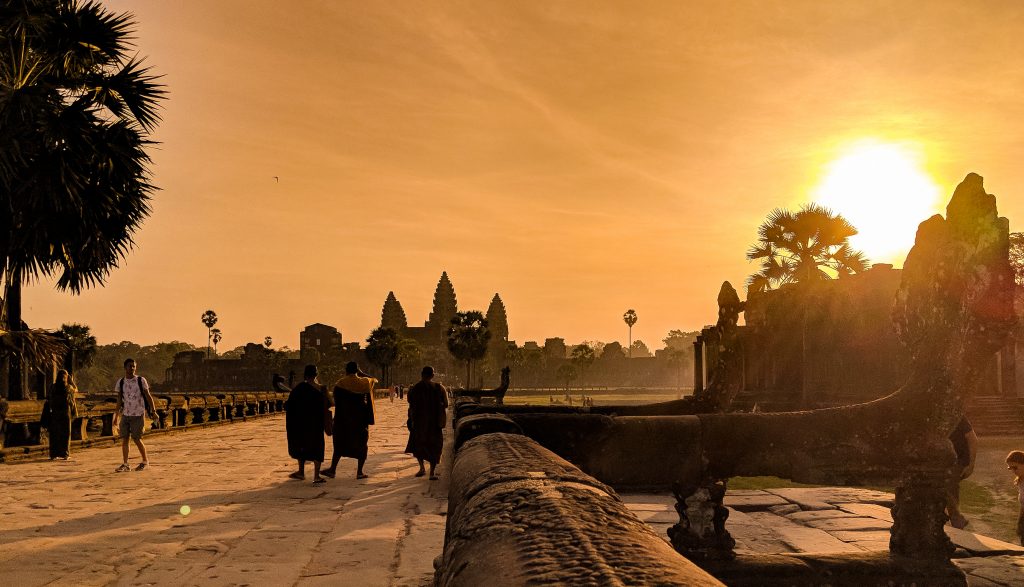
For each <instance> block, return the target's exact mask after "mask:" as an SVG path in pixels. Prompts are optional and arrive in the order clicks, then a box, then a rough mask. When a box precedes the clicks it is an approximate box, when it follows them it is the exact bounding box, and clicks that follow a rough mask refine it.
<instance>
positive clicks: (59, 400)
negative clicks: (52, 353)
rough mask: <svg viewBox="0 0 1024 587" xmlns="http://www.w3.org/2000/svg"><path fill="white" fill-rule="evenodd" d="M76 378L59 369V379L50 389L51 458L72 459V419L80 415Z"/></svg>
mask: <svg viewBox="0 0 1024 587" xmlns="http://www.w3.org/2000/svg"><path fill="white" fill-rule="evenodd" d="M76 391H78V389H77V388H76V387H75V382H74V380H72V379H71V375H70V374H68V372H67V370H65V369H61V370H60V371H57V381H56V382H54V385H53V389H52V390H51V391H50V458H51V459H58V460H62V461H67V460H70V459H71V421H72V420H74V419H75V418H77V417H78V406H77V405H76V404H75V392H76Z"/></svg>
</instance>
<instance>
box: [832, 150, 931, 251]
mask: <svg viewBox="0 0 1024 587" xmlns="http://www.w3.org/2000/svg"><path fill="white" fill-rule="evenodd" d="M921 161H922V156H921V154H920V150H919V149H914V148H912V147H909V146H904V145H901V144H896V143H880V142H862V143H857V144H856V145H854V146H852V147H850V148H849V149H847V150H845V151H844V153H843V155H841V156H840V157H839V158H838V159H836V160H834V161H832V162H831V163H829V165H828V166H827V168H826V170H825V173H824V176H823V179H822V181H821V182H820V183H819V184H818V186H817V187H816V188H815V189H814V191H813V192H812V196H813V197H814V201H815V202H817V203H818V204H821V205H822V206H826V207H828V208H830V209H832V210H833V211H835V212H838V213H840V214H842V215H843V217H845V218H846V219H847V220H849V221H850V222H851V223H852V224H853V225H854V226H855V227H856V228H857V231H858V234H857V235H856V236H854V237H853V238H851V239H850V244H851V245H852V246H853V247H854V248H855V249H859V250H861V251H863V252H864V254H865V256H867V258H868V259H869V260H870V261H871V262H873V263H894V264H896V265H897V266H901V265H902V264H903V260H904V258H905V257H906V255H907V252H908V251H909V250H910V247H912V246H913V244H914V235H915V234H916V232H917V225H918V224H920V223H921V222H922V221H923V220H925V219H926V218H928V217H930V216H932V215H933V214H935V213H936V212H941V210H942V208H941V201H940V198H939V195H940V189H939V186H938V185H936V183H935V182H934V180H932V178H931V177H930V176H929V175H928V173H927V172H925V171H924V170H923V169H922V167H921Z"/></svg>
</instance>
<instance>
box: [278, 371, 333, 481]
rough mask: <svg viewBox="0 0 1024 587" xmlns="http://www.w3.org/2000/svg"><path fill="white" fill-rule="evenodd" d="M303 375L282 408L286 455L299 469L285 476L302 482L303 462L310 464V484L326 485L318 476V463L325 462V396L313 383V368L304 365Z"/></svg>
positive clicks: (315, 383) (303, 474) (314, 382)
mask: <svg viewBox="0 0 1024 587" xmlns="http://www.w3.org/2000/svg"><path fill="white" fill-rule="evenodd" d="M302 376H303V379H304V380H303V381H302V382H301V383H299V384H298V385H296V386H295V388H294V389H292V391H291V393H290V394H288V403H287V405H286V406H285V408H286V410H287V412H286V416H285V430H286V431H287V434H288V455H289V456H291V457H292V458H293V459H295V460H297V461H298V462H299V470H298V471H296V472H294V473H292V474H291V475H288V476H289V477H291V478H292V479H305V478H306V461H313V485H321V484H323V483H326V482H327V480H326V479H324V478H323V477H321V476H320V463H322V462H323V460H324V422H325V417H326V415H327V414H328V413H330V412H329V411H328V410H329V408H328V406H327V396H326V395H324V392H323V391H321V390H320V385H319V383H317V380H316V376H317V370H316V365H306V368H305V369H304V370H303V373H302Z"/></svg>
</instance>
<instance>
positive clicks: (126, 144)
mask: <svg viewBox="0 0 1024 587" xmlns="http://www.w3.org/2000/svg"><path fill="white" fill-rule="evenodd" d="M132 34H133V22H132V19H131V16H130V15H129V14H114V13H112V12H109V11H108V10H106V9H105V8H103V7H102V6H101V5H100V4H99V3H97V2H79V1H76V0H9V1H7V2H3V3H2V4H0V210H3V212H2V213H0V263H2V265H0V285H2V287H3V307H2V313H3V320H2V322H0V323H2V324H4V325H5V326H6V328H5V330H6V331H8V332H9V333H11V334H12V335H15V336H16V334H17V332H19V331H22V330H23V326H22V317H21V286H22V284H23V283H25V282H26V281H28V280H34V279H38V278H40V277H51V276H56V278H57V282H56V286H57V288H58V289H60V290H67V291H71V292H72V293H75V294H77V293H79V292H80V291H81V290H82V289H84V288H87V287H91V286H95V285H102V284H103V282H104V280H105V279H106V277H107V275H108V274H109V273H110V271H111V270H112V269H113V268H115V267H116V266H117V264H118V262H119V261H121V260H122V259H123V258H124V257H125V256H126V255H127V254H128V252H129V251H130V249H131V247H132V244H133V241H132V237H133V235H134V233H135V231H136V229H137V228H138V227H139V225H140V224H141V222H142V220H143V219H144V218H145V217H146V216H147V215H148V214H149V199H150V196H151V194H152V192H153V190H154V187H153V186H152V185H151V184H150V183H149V178H148V171H147V166H148V164H149V156H148V155H147V153H146V148H147V147H149V145H150V144H151V141H150V140H149V135H150V133H151V132H152V130H153V129H154V128H155V126H156V124H157V122H158V121H159V115H158V113H157V109H158V104H159V102H160V100H161V99H162V98H163V97H164V90H163V87H162V86H161V85H159V84H158V83H156V78H155V77H154V76H153V75H151V74H150V70H149V69H148V68H146V67H143V66H142V62H141V60H140V59H138V58H137V57H135V56H133V55H130V54H129V53H130V51H131V50H132V45H131V44H130V40H131V37H132ZM23 358H24V357H23ZM21 370H22V361H21V360H14V361H11V363H10V384H11V390H10V391H11V394H12V397H15V396H19V395H20V394H21V389H22V381H23V376H22V372H21Z"/></svg>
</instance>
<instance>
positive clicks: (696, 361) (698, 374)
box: [693, 336, 704, 395]
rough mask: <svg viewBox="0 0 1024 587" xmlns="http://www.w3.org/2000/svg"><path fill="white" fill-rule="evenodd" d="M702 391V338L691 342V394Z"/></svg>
mask: <svg viewBox="0 0 1024 587" xmlns="http://www.w3.org/2000/svg"><path fill="white" fill-rule="evenodd" d="M702 391H704V337H703V336H698V337H697V340H695V341H693V393H694V394H695V395H696V394H698V393H700V392H702Z"/></svg>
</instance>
